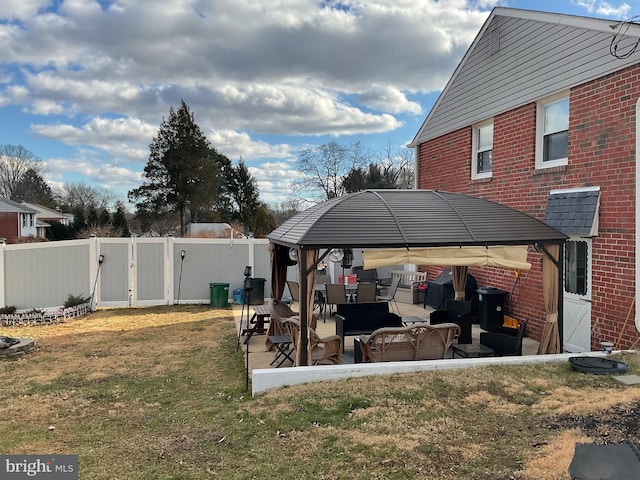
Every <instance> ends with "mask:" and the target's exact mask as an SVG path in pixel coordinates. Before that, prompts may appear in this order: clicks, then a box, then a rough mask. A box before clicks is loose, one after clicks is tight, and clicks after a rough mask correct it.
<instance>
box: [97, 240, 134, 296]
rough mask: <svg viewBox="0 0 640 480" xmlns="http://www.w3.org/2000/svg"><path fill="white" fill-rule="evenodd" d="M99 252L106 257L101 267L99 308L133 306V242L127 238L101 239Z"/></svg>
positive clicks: (98, 293)
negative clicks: (131, 270)
mask: <svg viewBox="0 0 640 480" xmlns="http://www.w3.org/2000/svg"><path fill="white" fill-rule="evenodd" d="M98 251H99V253H100V254H101V255H104V261H103V262H102V265H101V266H100V272H99V273H100V280H99V284H98V285H99V290H98V292H97V305H98V306H108V307H117V306H120V307H121V306H127V305H130V304H131V298H130V296H131V293H132V288H131V275H130V265H131V263H132V254H131V252H132V246H131V240H130V239H126V238H100V239H99V240H98Z"/></svg>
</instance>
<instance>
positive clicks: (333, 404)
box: [0, 306, 640, 480]
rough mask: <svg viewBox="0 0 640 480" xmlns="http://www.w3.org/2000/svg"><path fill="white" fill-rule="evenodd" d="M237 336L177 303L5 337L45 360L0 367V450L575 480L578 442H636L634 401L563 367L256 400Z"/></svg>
mask: <svg viewBox="0 0 640 480" xmlns="http://www.w3.org/2000/svg"><path fill="white" fill-rule="evenodd" d="M234 325H235V324H234V321H233V318H232V316H231V311H230V310H226V311H225V310H220V309H217V310H211V309H209V307H206V306H189V307H185V306H180V307H175V306H171V307H158V308H148V309H113V310H102V311H98V312H95V313H93V314H91V315H90V316H89V317H87V318H85V319H78V320H74V321H72V322H69V323H66V324H63V325H57V326H47V327H32V328H22V329H15V328H1V329H0V335H8V336H29V337H33V338H36V340H37V341H38V343H39V345H40V348H39V350H38V351H36V352H34V353H31V354H29V355H27V356H24V357H22V358H20V359H18V360H4V361H2V362H0V372H2V377H1V378H2V379H3V380H4V381H3V388H2V390H1V391H0V400H1V402H0V405H2V407H0V413H1V415H2V419H3V422H2V423H3V428H2V435H1V436H0V451H1V452H3V453H16V454H29V453H69V454H78V455H79V464H80V478H83V479H92V480H93V479H95V480H98V479H126V480H130V479H131V480H133V479H140V480H143V479H144V480H148V479H208V478H217V479H248V478H256V479H258V478H259V479H271V478H274V479H276V478H278V479H302V478H314V479H317V478H320V479H343V478H344V479H473V480H483V479H486V480H503V479H504V480H507V479H536V480H540V479H556V478H557V479H569V478H570V477H569V475H568V473H567V468H568V465H569V462H570V461H571V458H572V456H573V449H574V447H575V443H576V442H604V441H607V442H616V441H621V440H624V439H631V440H632V441H634V442H636V443H637V444H640V439H639V438H638V435H639V434H638V431H639V430H638V428H634V425H633V422H634V421H636V420H635V419H636V418H638V415H630V414H629V412H630V411H631V412H635V411H637V409H638V408H639V405H640V388H638V387H627V386H623V385H621V384H619V383H618V382H616V381H614V380H613V379H611V378H610V377H606V376H594V375H585V374H580V373H576V372H574V371H572V370H571V369H570V368H569V365H568V364H566V363H561V364H549V365H535V366H517V367H491V368H478V369H471V370H456V371H451V370H448V371H441V372H428V373H419V374H410V375H397V376H389V377H372V378H358V379H349V380H343V381H338V382H332V383H322V384H310V385H303V386H298V387H291V388H286V389H282V390H279V391H275V392H271V393H268V394H265V395H262V396H259V397H257V398H251V397H250V394H249V393H247V392H246V391H245V389H244V387H245V385H244V381H245V375H244V370H243V368H244V364H243V356H242V352H238V351H236V336H235V327H234ZM624 360H625V361H627V362H628V363H629V365H630V373H638V372H639V371H640V368H639V367H640V360H639V359H638V358H637V355H635V354H627V355H625V356H624ZM282 374H283V375H286V369H282ZM625 412H626V413H625ZM636 422H637V421H636ZM637 426H638V425H637V423H636V425H635V427H637Z"/></svg>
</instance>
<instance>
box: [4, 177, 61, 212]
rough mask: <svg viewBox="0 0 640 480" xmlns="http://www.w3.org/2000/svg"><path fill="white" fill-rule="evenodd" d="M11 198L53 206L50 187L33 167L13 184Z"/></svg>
mask: <svg viewBox="0 0 640 480" xmlns="http://www.w3.org/2000/svg"><path fill="white" fill-rule="evenodd" d="M11 200H14V201H16V202H30V203H37V204H38V205H44V206H45V207H49V208H54V207H55V201H54V199H53V192H52V191H51V187H49V185H48V184H47V182H45V181H44V179H43V178H42V177H41V176H40V174H39V173H38V172H37V171H36V170H34V169H33V168H30V169H28V170H27V171H26V172H25V173H24V175H23V176H22V178H20V180H19V181H18V183H17V184H16V185H15V188H14V190H13V197H12V198H11Z"/></svg>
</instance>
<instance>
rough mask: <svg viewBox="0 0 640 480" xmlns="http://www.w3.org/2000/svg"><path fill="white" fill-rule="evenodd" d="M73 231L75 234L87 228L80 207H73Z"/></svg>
mask: <svg viewBox="0 0 640 480" xmlns="http://www.w3.org/2000/svg"><path fill="white" fill-rule="evenodd" d="M72 213H73V231H74V232H75V234H76V235H77V234H78V233H80V232H82V231H84V230H86V229H87V226H88V225H87V221H86V219H85V216H84V210H83V209H82V208H79V207H78V208H75V209H73V212H72Z"/></svg>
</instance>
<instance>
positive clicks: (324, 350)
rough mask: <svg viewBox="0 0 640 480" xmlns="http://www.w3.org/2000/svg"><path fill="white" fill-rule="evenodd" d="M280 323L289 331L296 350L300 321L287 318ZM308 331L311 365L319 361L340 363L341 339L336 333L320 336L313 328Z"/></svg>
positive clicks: (317, 363) (319, 362)
mask: <svg viewBox="0 0 640 480" xmlns="http://www.w3.org/2000/svg"><path fill="white" fill-rule="evenodd" d="M282 324H283V326H284V327H285V329H286V330H287V332H289V336H290V337H291V341H292V342H293V348H294V349H295V350H296V351H297V350H298V342H299V340H300V322H298V321H297V320H294V319H291V318H288V319H285V320H283V321H282ZM308 332H309V345H308V346H309V351H310V357H309V359H310V360H311V365H319V364H321V363H331V364H335V365H339V364H341V363H342V339H341V338H340V337H339V336H338V335H330V336H328V337H324V338H320V337H319V336H318V334H317V333H316V331H315V330H314V329H313V328H309V329H308ZM294 358H295V357H294Z"/></svg>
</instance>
